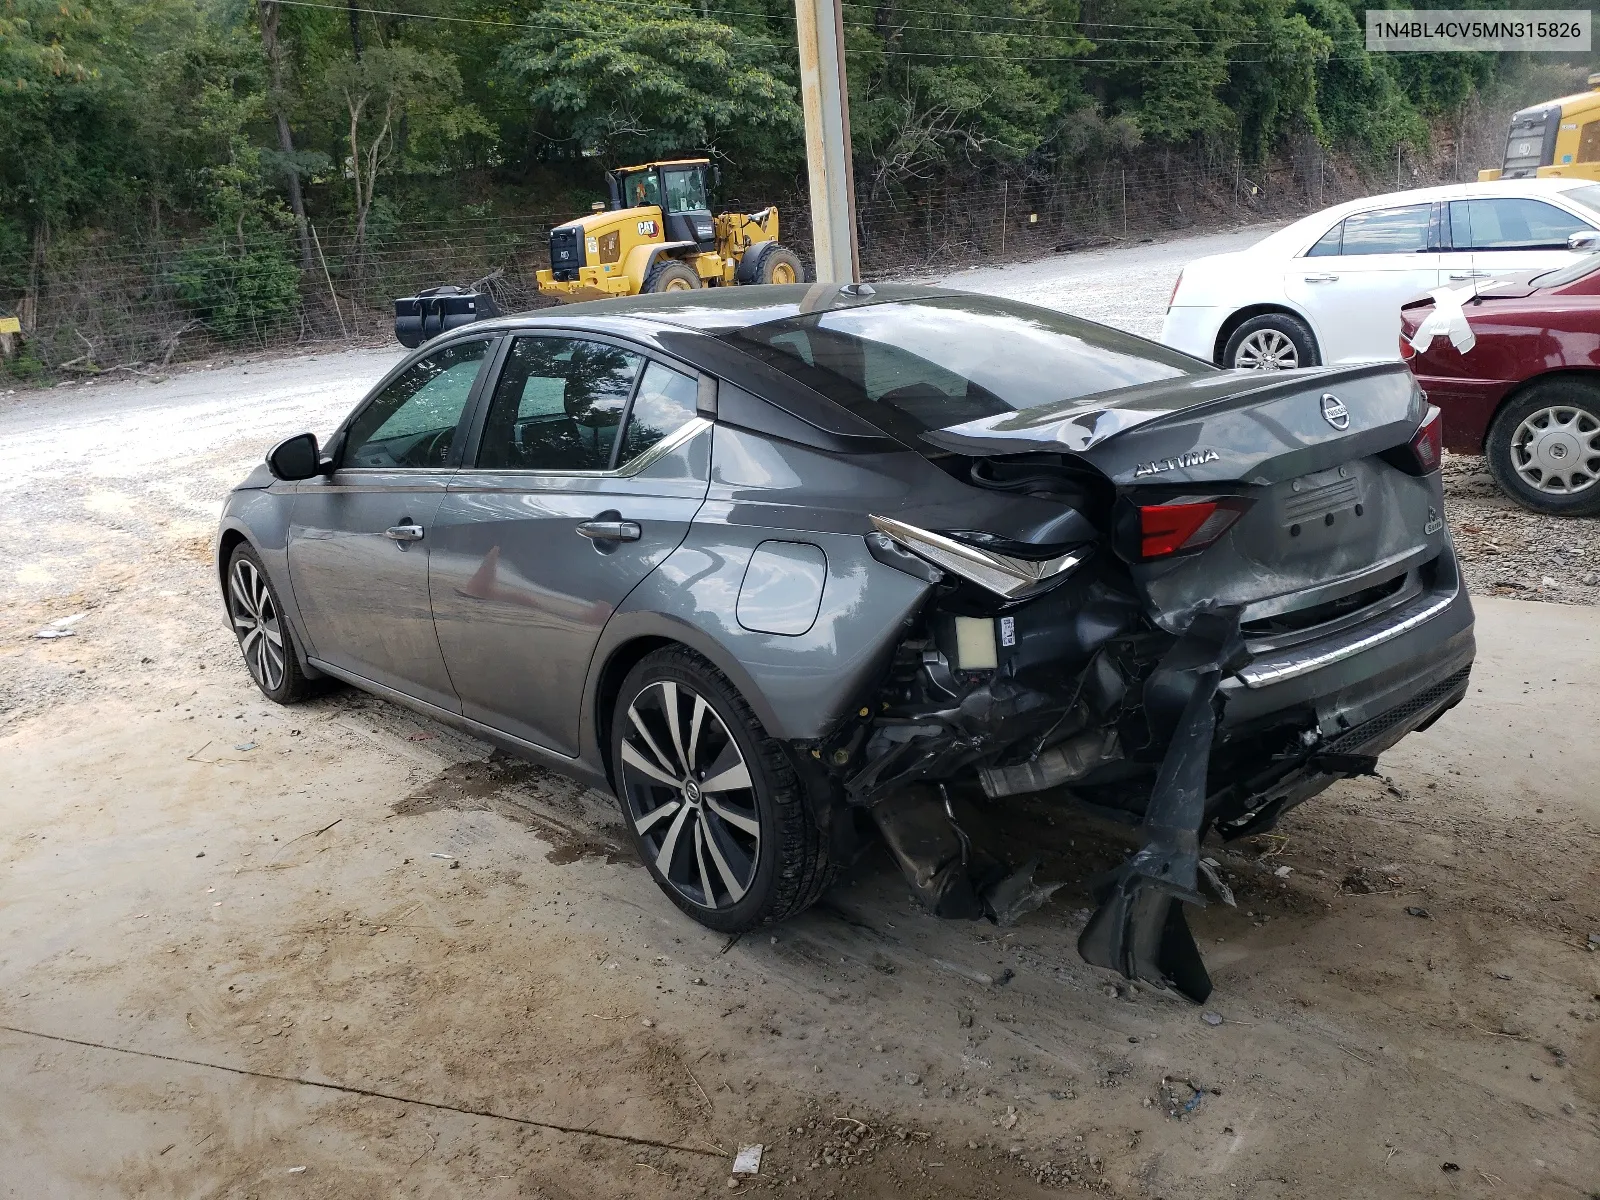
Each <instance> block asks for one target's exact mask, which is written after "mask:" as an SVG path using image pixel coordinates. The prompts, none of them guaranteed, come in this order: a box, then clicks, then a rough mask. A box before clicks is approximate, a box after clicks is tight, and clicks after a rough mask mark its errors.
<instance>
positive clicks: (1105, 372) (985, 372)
mask: <svg viewBox="0 0 1600 1200" xmlns="http://www.w3.org/2000/svg"><path fill="white" fill-rule="evenodd" d="M728 340H729V341H730V342H732V343H733V344H734V345H737V346H738V347H739V348H740V349H742V350H744V351H746V352H747V353H750V354H753V355H755V356H756V357H758V358H760V359H762V360H763V361H764V362H767V363H768V364H769V365H771V366H773V367H775V368H777V369H778V370H780V371H782V372H784V373H785V374H787V375H790V376H792V377H793V378H795V379H797V380H799V381H800V382H801V383H804V384H805V385H807V386H808V387H810V388H812V389H813V390H815V391H818V392H821V393H822V394H823V395H825V396H827V397H828V398H829V399H831V400H834V401H835V402H837V403H839V404H841V405H843V406H844V407H845V408H848V409H849V410H850V411H851V412H853V413H855V414H856V415H857V416H859V417H861V418H863V419H865V420H867V421H870V422H872V423H873V424H874V425H876V426H877V427H878V428H879V429H881V430H883V431H884V432H885V433H888V434H890V435H891V436H893V437H896V438H898V439H900V440H901V441H903V442H907V443H910V442H912V441H914V440H915V439H916V438H917V437H918V436H919V435H920V434H922V433H925V432H927V431H928V430H930V429H943V428H945V427H947V426H950V425H958V424H961V423H962V422H964V421H974V420H977V419H979V418H981V417H990V416H997V415H999V414H1001V413H1007V412H1014V411H1016V410H1017V409H1023V408H1033V407H1034V406H1036V405H1040V404H1050V403H1054V402H1058V401H1061V400H1072V399H1076V398H1078V397H1080V396H1091V395H1096V394H1098V393H1101V392H1111V391H1116V390H1118V389H1120V388H1127V387H1134V386H1137V385H1139V384H1146V383H1155V382H1157V381H1159V380H1163V379H1177V378H1180V377H1183V376H1189V375H1202V374H1208V373H1210V372H1211V371H1213V370H1215V368H1214V367H1212V366H1211V365H1210V364H1209V363H1204V362H1201V361H1200V360H1199V359H1196V358H1190V357H1189V356H1188V355H1186V354H1180V353H1179V352H1177V351H1176V350H1169V349H1167V348H1166V347H1165V346H1159V345H1157V344H1155V343H1154V342H1147V341H1145V340H1144V339H1142V338H1136V337H1133V336H1132V335H1130V334H1125V333H1120V332H1118V331H1116V330H1113V329H1107V328H1105V327H1104V326H1100V325H1095V324H1093V323H1092V322H1089V321H1083V320H1079V319H1078V318H1076V317H1069V316H1067V315H1065V314H1064V313H1057V312H1052V311H1050V310H1048V309H1042V308H1034V307H1032V306H1031V305H1026V304H1016V303H1013V302H1010V301H1006V300H997V299H993V298H991V297H988V296H938V297H929V298H927V299H922V300H914V301H907V302H902V303H886V304H870V305H863V306H861V307H859V308H846V309H839V310H836V311H832V312H824V313H817V314H812V315H807V316H799V317H791V318H787V319H784V320H781V321H773V322H770V323H768V324H765V325H757V326H753V327H752V328H749V329H744V330H741V331H739V332H737V333H733V334H730V335H728Z"/></svg>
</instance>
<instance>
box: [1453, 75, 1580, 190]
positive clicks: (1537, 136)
mask: <svg viewBox="0 0 1600 1200" xmlns="http://www.w3.org/2000/svg"><path fill="white" fill-rule="evenodd" d="M1478 179H1479V181H1480V182H1488V181H1489V180H1492V179H1595V180H1600V73H1597V74H1594V75H1591V76H1589V90H1588V91H1587V92H1579V93H1578V94H1577V95H1575V96H1562V97H1561V98H1560V99H1557V100H1547V101H1545V103H1543V104H1537V105H1535V106H1534V107H1532V108H1525V109H1523V110H1522V111H1521V112H1518V113H1514V114H1513V115H1512V117H1511V133H1510V135H1509V136H1508V137H1507V138H1506V158H1505V165H1504V166H1502V167H1499V168H1498V169H1493V170H1487V171H1479V172H1478Z"/></svg>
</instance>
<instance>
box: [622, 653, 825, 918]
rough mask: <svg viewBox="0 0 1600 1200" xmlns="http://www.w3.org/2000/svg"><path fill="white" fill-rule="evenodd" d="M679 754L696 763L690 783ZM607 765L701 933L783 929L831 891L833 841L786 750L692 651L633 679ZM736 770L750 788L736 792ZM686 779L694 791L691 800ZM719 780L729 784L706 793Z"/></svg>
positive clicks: (642, 844) (634, 673) (659, 878)
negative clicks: (673, 719) (673, 721)
mask: <svg viewBox="0 0 1600 1200" xmlns="http://www.w3.org/2000/svg"><path fill="white" fill-rule="evenodd" d="M700 701H704V704H705V709H704V710H702V709H701V706H700ZM669 705H670V706H671V708H672V709H673V710H675V711H676V714H677V727H678V728H677V733H676V734H674V732H673V731H672V729H671V728H670V727H669V726H668V724H667V720H666V713H667V711H668V708H669ZM631 713H637V714H638V716H639V718H640V723H641V724H642V725H643V726H644V730H645V732H644V734H641V733H640V731H639V729H638V727H637V726H636V725H635V724H634V722H633V719H632V715H631ZM712 718H714V721H713V720H712ZM680 754H682V755H684V756H686V757H689V758H690V759H691V760H692V761H691V763H690V770H689V771H688V773H687V776H685V775H684V773H683V772H682V760H681V758H680V757H679V756H680ZM736 760H742V761H736ZM611 765H612V771H613V777H614V779H615V782H616V790H617V796H618V797H619V799H620V800H621V803H622V814H623V819H624V821H625V822H626V823H627V826H628V833H629V836H630V837H632V839H633V843H634V847H635V849H637V850H638V852H639V858H640V861H641V862H643V863H644V865H645V867H646V869H647V870H649V872H650V874H651V875H652V876H653V877H654V878H655V881H656V883H657V884H658V885H659V886H660V888H661V890H662V891H664V892H665V893H666V894H667V896H668V897H669V898H670V899H671V900H672V902H673V903H674V904H676V905H677V906H678V907H679V908H681V909H682V910H683V911H684V912H686V913H687V914H688V915H689V916H691V917H693V918H694V919H695V920H696V921H698V922H700V924H702V925H705V926H706V927H708V928H710V929H716V930H719V931H720V932H722V933H743V932H745V931H747V930H750V929H754V928H756V927H757V926H759V925H763V924H767V923H768V922H772V921H782V920H784V919H786V918H788V917H791V916H794V915H795V914H796V913H798V912H800V911H802V910H803V909H806V908H808V907H810V906H811V905H812V904H814V903H815V902H816V901H817V899H818V897H820V896H821V895H822V893H823V892H824V891H825V890H826V889H827V887H828V885H829V884H830V883H832V882H833V877H834V863H833V860H832V856H831V854H830V853H829V851H830V846H829V842H828V839H827V838H826V837H825V836H824V835H823V833H822V831H821V830H820V829H819V828H818V825H817V821H816V819H815V813H814V811H813V808H812V806H811V804H810V803H809V802H808V797H807V795H806V791H805V787H804V785H803V784H802V783H801V780H800V778H799V776H798V775H797V774H796V772H795V769H794V766H793V764H792V763H791V762H790V759H789V754H788V750H787V749H786V748H785V747H784V745H783V744H782V743H781V742H779V741H777V740H776V739H774V738H772V737H769V736H768V734H767V731H766V730H765V729H764V728H763V727H762V725H761V722H760V720H759V719H758V718H757V717H756V715H755V713H754V712H753V711H752V710H751V708H750V706H749V705H748V704H747V703H746V702H745V700H744V697H742V696H741V695H739V692H738V690H737V689H736V688H735V687H734V686H733V684H732V683H731V682H730V681H729V680H728V677H727V676H726V675H724V674H723V673H722V672H721V671H719V670H717V669H716V668H715V667H714V666H712V665H711V664H710V663H709V662H707V661H706V660H705V659H703V658H701V657H700V656H699V655H698V654H695V653H694V652H693V651H690V650H687V649H684V648H683V647H672V648H669V649H664V650H657V651H656V652H654V653H653V654H650V655H647V656H646V657H645V658H643V659H642V660H640V662H639V663H638V664H637V665H636V666H635V667H634V668H633V670H631V671H629V672H628V676H627V678H626V679H624V680H623V683H622V690H621V692H620V693H619V694H618V696H617V704H616V709H615V711H614V714H613V717H612V722H611ZM740 767H742V768H743V770H744V772H745V774H744V776H743V778H746V779H748V781H749V785H750V786H749V787H742V786H737V784H738V780H739V778H740V776H739V773H738V772H739V768H740ZM670 776H677V777H678V779H677V780H673V779H670V778H669V777H670ZM685 778H687V779H688V780H692V781H693V782H694V783H695V784H696V789H695V790H694V791H693V792H692V793H691V791H690V790H689V789H688V788H687V787H686V786H684V783H683V782H680V781H681V780H684V779H685ZM719 778H720V779H724V780H725V781H729V783H728V786H723V787H719V788H716V789H713V790H708V791H707V792H704V793H701V792H699V791H698V785H699V784H700V783H708V784H709V783H713V782H715V781H716V780H717V779H719ZM669 839H670V842H671V844H670V846H669V844H668V843H669ZM663 862H664V863H665V866H664V867H663V865H662V864H663ZM674 876H676V877H677V878H674ZM708 896H709V900H710V903H709V904H708V903H706V902H705V900H706V898H707V897H708Z"/></svg>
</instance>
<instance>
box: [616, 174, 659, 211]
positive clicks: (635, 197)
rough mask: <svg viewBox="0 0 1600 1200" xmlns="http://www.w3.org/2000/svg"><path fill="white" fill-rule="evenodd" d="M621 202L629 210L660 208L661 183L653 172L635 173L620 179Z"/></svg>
mask: <svg viewBox="0 0 1600 1200" xmlns="http://www.w3.org/2000/svg"><path fill="white" fill-rule="evenodd" d="M622 202H623V203H624V204H626V205H627V206H628V207H629V208H645V207H647V206H649V205H652V204H653V205H655V206H656V207H657V208H660V207H661V181H660V180H659V179H657V178H656V173H655V172H654V171H635V172H634V173H633V174H631V175H624V176H623V177H622Z"/></svg>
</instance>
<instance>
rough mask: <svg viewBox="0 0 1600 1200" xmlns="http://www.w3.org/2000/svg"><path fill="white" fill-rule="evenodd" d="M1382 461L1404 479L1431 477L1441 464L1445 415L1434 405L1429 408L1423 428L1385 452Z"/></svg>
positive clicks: (1442, 461) (1423, 421)
mask: <svg viewBox="0 0 1600 1200" xmlns="http://www.w3.org/2000/svg"><path fill="white" fill-rule="evenodd" d="M1379 457H1381V458H1382V459H1383V460H1384V461H1385V462H1386V463H1388V464H1389V465H1390V466H1393V467H1398V468H1399V469H1400V470H1402V471H1404V472H1405V473H1406V474H1407V475H1432V474H1433V473H1434V472H1435V471H1437V470H1438V469H1439V467H1440V466H1441V465H1442V464H1443V463H1444V413H1443V412H1441V411H1440V410H1439V406H1438V405H1436V404H1430V405H1428V408H1427V412H1426V413H1425V414H1424V415H1423V418H1422V424H1420V425H1418V426H1417V431H1416V432H1415V433H1413V434H1412V435H1411V440H1410V441H1409V442H1407V443H1406V444H1405V445H1404V446H1394V447H1391V448H1390V449H1388V450H1385V451H1384V452H1383V453H1382V454H1381V455H1380V456H1379Z"/></svg>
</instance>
